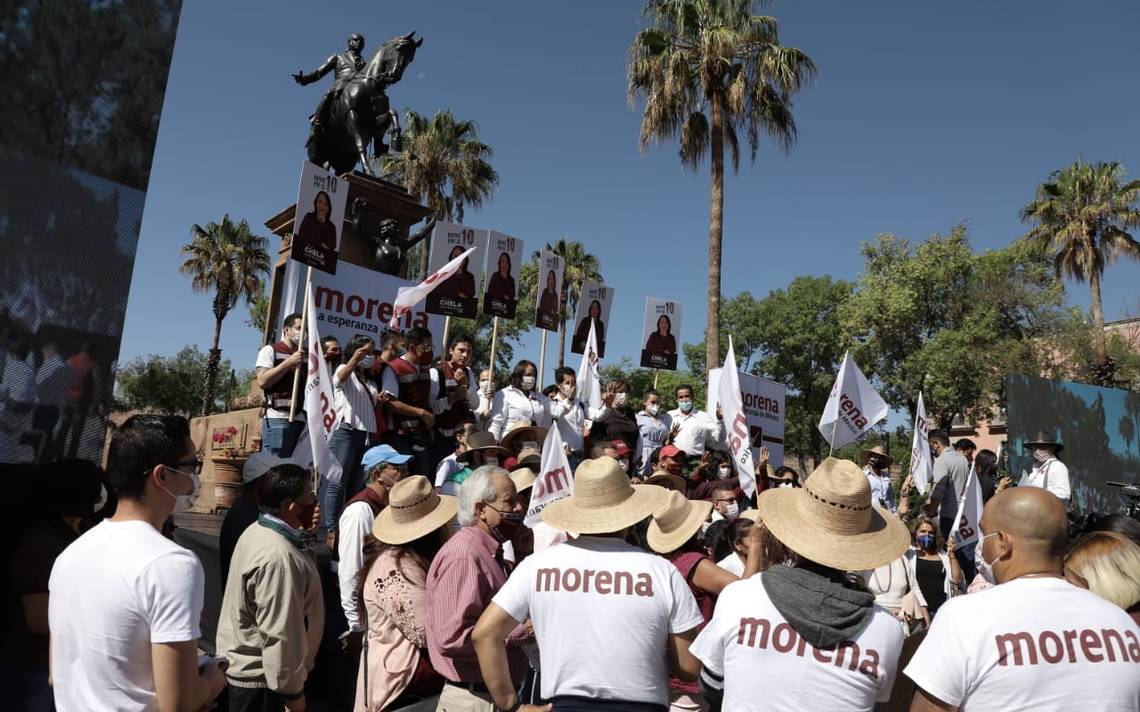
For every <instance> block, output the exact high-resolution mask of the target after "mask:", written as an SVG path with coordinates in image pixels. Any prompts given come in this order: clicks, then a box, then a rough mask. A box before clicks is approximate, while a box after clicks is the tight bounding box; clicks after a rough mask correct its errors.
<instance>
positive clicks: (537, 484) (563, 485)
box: [524, 428, 574, 527]
mask: <svg viewBox="0 0 1140 712" xmlns="http://www.w3.org/2000/svg"><path fill="white" fill-rule="evenodd" d="M572 494H574V474H573V472H571V470H570V461H569V460H567V459H566V447H565V446H564V445H563V444H562V436H561V435H559V434H558V428H551V429H550V430H548V431H547V432H546V442H544V443H542V465H541V466H540V467H539V471H538V477H537V478H535V480H534V487H532V488H531V490H530V507H529V508H527V510H526V519H525V520H524V522H525V523H526V525H527V526H528V527H533V526H535V525H536V524H539V523H541V522H542V510H543V509H544V508H545V507H546V505H548V504H550V503H551V502H554V501H556V500H559V499H562V498H563V497H569V496H570V495H572Z"/></svg>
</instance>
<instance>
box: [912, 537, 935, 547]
mask: <svg viewBox="0 0 1140 712" xmlns="http://www.w3.org/2000/svg"><path fill="white" fill-rule="evenodd" d="M915 539H916V540H917V541H918V545H919V546H921V547H922V548H923V549H933V548H934V535H933V534H919V535H918V536H916V537H915Z"/></svg>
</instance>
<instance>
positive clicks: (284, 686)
mask: <svg viewBox="0 0 1140 712" xmlns="http://www.w3.org/2000/svg"><path fill="white" fill-rule="evenodd" d="M324 625H325V611H324V603H323V599H322V596H321V581H320V576H319V575H318V573H317V564H316V559H315V558H314V556H313V554H312V553H311V552H303V551H301V550H300V549H298V548H297V547H296V546H295V545H294V544H293V543H291V542H290V541H289V540H288V539H287V538H286V537H285V536H284V535H282V534H280V533H278V532H277V531H274V530H273V529H270V528H268V527H265V526H262V525H261V524H252V525H250V527H249V528H248V529H246V530H245V533H243V534H242V535H241V538H239V539H238V543H237V547H236V548H235V549H234V557H233V562H232V563H231V564H230V574H229V578H228V579H227V580H226V590H225V594H224V596H223V598H222V611H221V614H220V615H219V617H218V636H217V650H218V654H219V655H224V656H225V658H226V660H227V661H228V662H229V665H230V667H229V669H228V670H227V671H226V676H227V677H228V678H229V682H230V684H231V685H236V686H238V687H268V688H269V689H270V690H272V691H274V692H276V693H278V694H281V695H284V696H286V697H291V696H294V695H297V694H299V693H302V692H303V691H304V688H305V679H306V678H307V677H308V675H309V671H311V670H312V669H313V662H314V660H315V659H316V656H317V648H318V647H319V646H320V642H321V633H322V632H323V630H324Z"/></svg>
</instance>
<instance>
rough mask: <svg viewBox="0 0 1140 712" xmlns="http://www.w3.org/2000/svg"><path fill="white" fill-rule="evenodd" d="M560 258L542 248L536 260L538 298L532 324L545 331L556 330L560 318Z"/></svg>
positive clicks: (561, 263) (561, 264)
mask: <svg viewBox="0 0 1140 712" xmlns="http://www.w3.org/2000/svg"><path fill="white" fill-rule="evenodd" d="M563 266H564V263H563V262H562V258H561V257H559V256H558V255H556V254H554V253H553V252H549V251H547V250H543V251H542V254H541V255H540V256H539V261H538V298H537V299H536V300H535V303H536V305H537V306H536V309H535V314H534V325H535V326H537V327H538V328H540V329H546V330H547V331H558V323H559V322H560V321H561V320H562V319H561V317H560V315H559V312H560V309H559V307H560V305H561V294H562V268H563Z"/></svg>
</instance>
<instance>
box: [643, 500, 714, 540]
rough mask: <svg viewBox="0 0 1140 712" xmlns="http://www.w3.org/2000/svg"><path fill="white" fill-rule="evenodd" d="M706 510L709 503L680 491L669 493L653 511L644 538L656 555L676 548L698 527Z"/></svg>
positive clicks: (708, 507) (707, 511) (708, 511)
mask: <svg viewBox="0 0 1140 712" xmlns="http://www.w3.org/2000/svg"><path fill="white" fill-rule="evenodd" d="M710 512H712V502H709V501H708V500H699V499H698V500H690V499H686V498H685V495H683V494H681V493H680V492H670V493H669V494H668V495H666V497H665V503H664V504H663V505H661V508H660V509H658V510H657V511H656V512H654V513H653V521H652V522H650V523H649V531H648V532H647V533H646V535H645V539H646V541H648V542H649V547H650V548H651V549H653V550H654V551H656V552H657V553H658V554H668V553H669V552H671V551H676V550H677V549H680V548H681V547H682V546H684V544H685V542H687V541H689V540H690V539H692V538H693V536H694V535H695V534H696V533H697V532H699V531H700V530H701V525H702V524H704V523H705V520H706V519H708V518H709V513H710Z"/></svg>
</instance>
